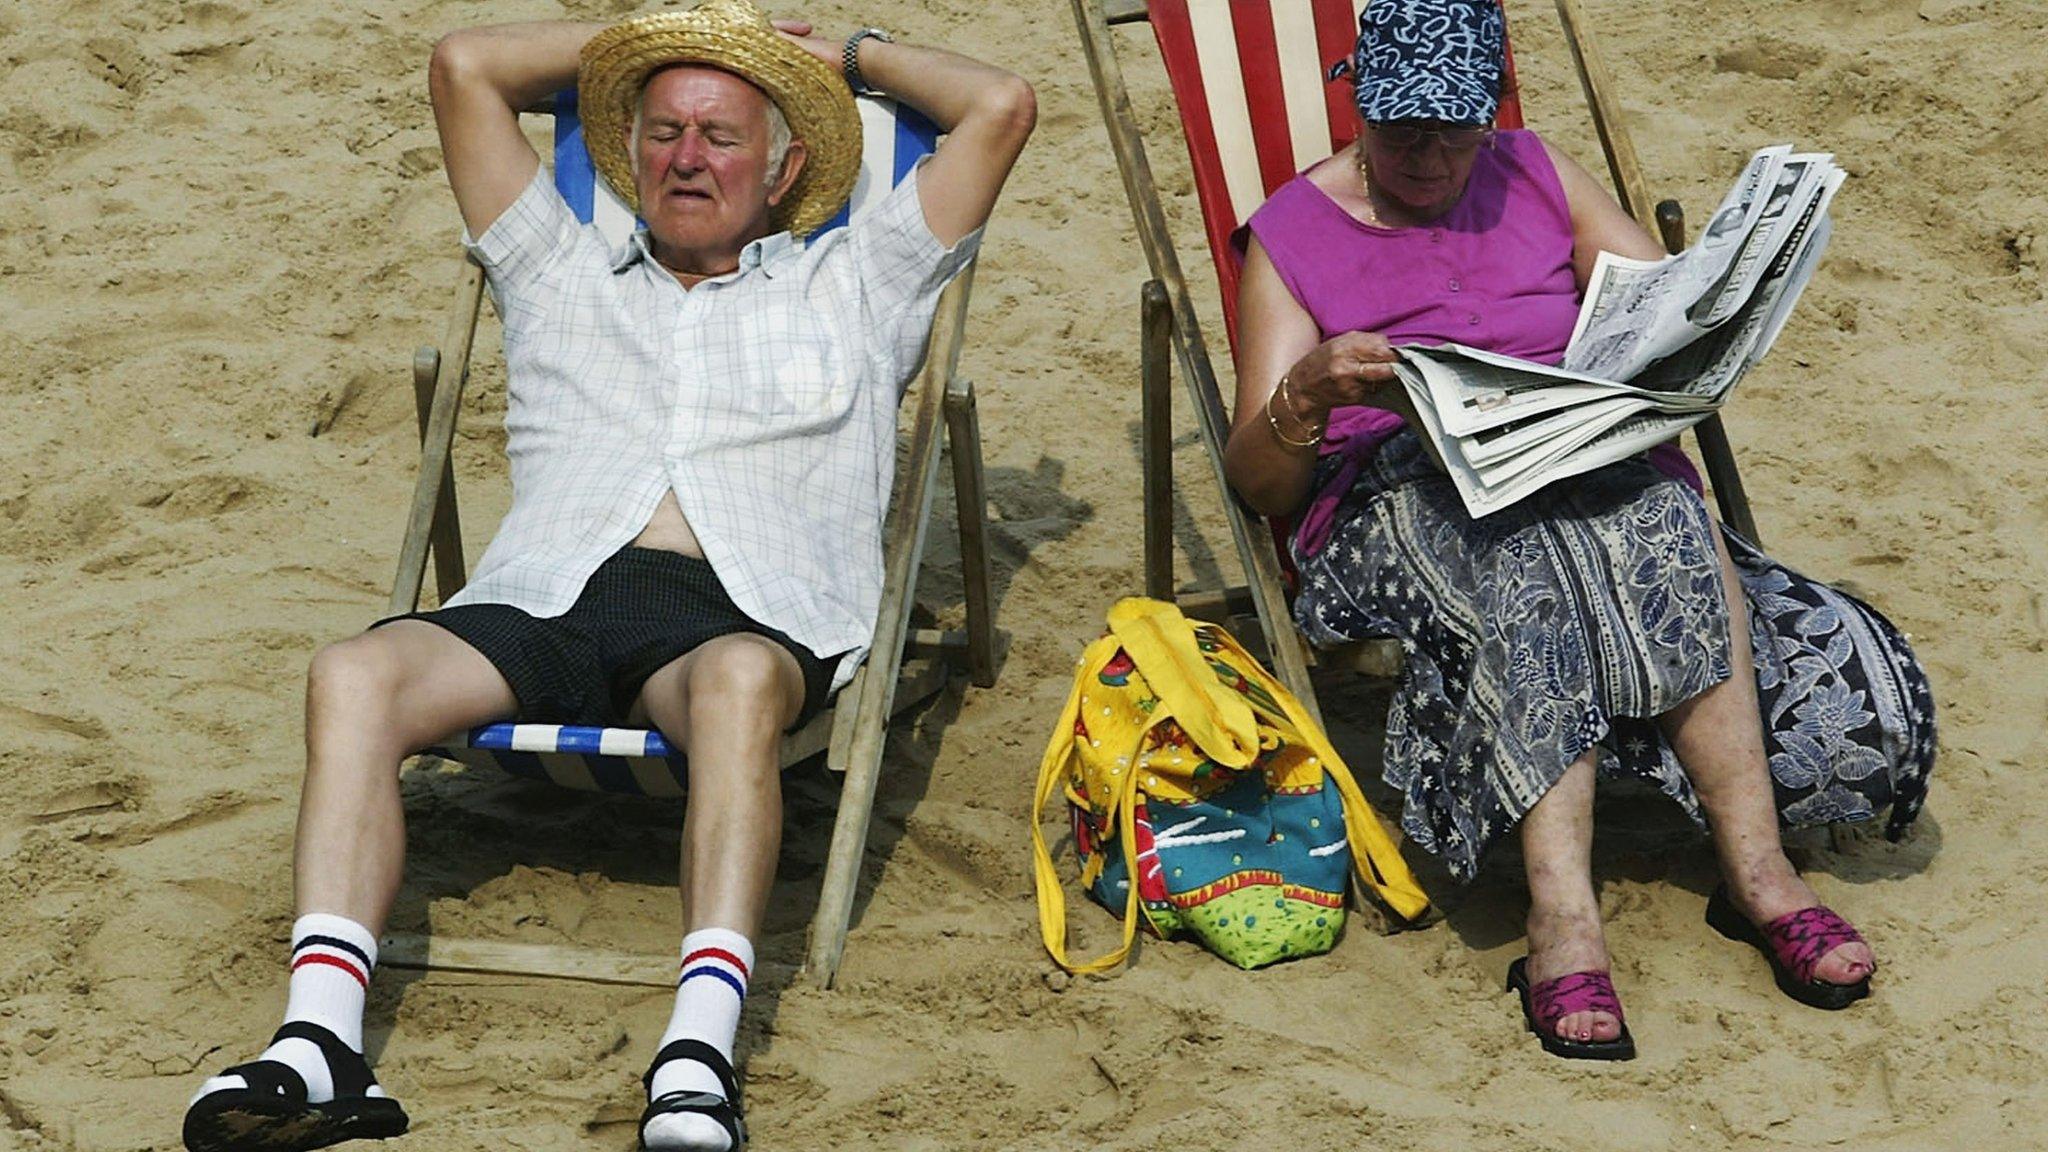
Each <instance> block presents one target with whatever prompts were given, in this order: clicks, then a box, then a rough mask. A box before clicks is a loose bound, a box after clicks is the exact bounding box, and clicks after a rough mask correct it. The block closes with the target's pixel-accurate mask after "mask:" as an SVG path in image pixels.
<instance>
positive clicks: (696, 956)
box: [683, 948, 752, 980]
mask: <svg viewBox="0 0 2048 1152" xmlns="http://www.w3.org/2000/svg"><path fill="white" fill-rule="evenodd" d="M699 960H723V961H725V962H726V963H727V964H730V965H732V966H733V967H735V968H737V969H739V970H740V978H741V979H742V980H749V979H752V977H751V976H750V975H748V973H747V966H746V965H745V964H742V963H740V958H739V957H737V956H735V955H733V954H732V953H730V952H727V951H726V950H725V949H723V948H699V949H697V950H696V951H695V952H692V953H690V954H689V955H688V956H685V957H683V967H685V968H688V967H689V966H690V965H692V964H695V963H696V962H697V961H699Z"/></svg>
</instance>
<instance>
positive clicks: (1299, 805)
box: [1031, 598, 1429, 973]
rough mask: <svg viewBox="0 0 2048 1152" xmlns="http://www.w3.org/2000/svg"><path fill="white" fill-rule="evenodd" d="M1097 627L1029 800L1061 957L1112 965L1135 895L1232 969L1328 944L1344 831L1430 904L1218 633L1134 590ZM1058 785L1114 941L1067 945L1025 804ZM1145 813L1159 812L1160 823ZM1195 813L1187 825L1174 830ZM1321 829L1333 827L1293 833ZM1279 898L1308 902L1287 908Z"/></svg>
mask: <svg viewBox="0 0 2048 1152" xmlns="http://www.w3.org/2000/svg"><path fill="white" fill-rule="evenodd" d="M1109 627H1110V631H1109V634H1108V635H1106V636H1103V637H1102V638H1101V639H1099V640H1097V641H1095V642H1094V643H1093V644H1090V645H1089V646H1088V648H1087V650H1086V651H1084V652H1083V653H1082V655H1081V661H1080V664H1079V665H1078V666H1077V668H1076V672H1075V678H1074V687H1073V690H1072V691H1071V692H1070V693H1069V694H1068V697H1067V703H1066V707H1065V708H1064V709H1063V710H1062V711H1061V714H1060V720H1059V724H1058V727H1057V728H1055V729H1054V732H1053V736H1052V740H1051V742H1050V743H1049V744H1048V746H1047V748H1046V752H1045V757H1044V759H1043V760H1042V761H1041V762H1040V764H1039V773H1038V787H1037V791H1036V796H1035V802H1034V805H1033V813H1034V819H1033V820H1032V829H1031V835H1032V848H1033V855H1034V861H1033V870H1034V873H1035V877H1036V882H1037V896H1038V913H1039V928H1040V932H1041V934H1042V935H1043V937H1044V940H1045V947H1046V950H1047V951H1048V952H1049V953H1051V954H1052V957H1053V959H1054V960H1056V961H1057V962H1058V963H1059V964H1060V966H1061V967H1063V968H1066V969H1067V970H1068V971H1072V972H1077V973H1087V972H1100V971H1103V970H1105V969H1108V968H1112V967H1114V966H1116V965H1117V964H1119V963H1121V962H1122V961H1123V960H1124V958H1125V957H1126V956H1127V955H1128V954H1129V952H1130V949H1131V945H1132V943H1133V941H1134V940H1135V939H1136V936H1137V930H1138V925H1139V920H1140V913H1141V909H1142V912H1143V916H1144V919H1145V921H1146V923H1147V924H1149V925H1150V926H1151V927H1152V928H1153V929H1154V930H1155V931H1158V932H1160V934H1162V935H1171V934H1176V933H1186V934H1191V935H1195V936H1197V937H1199V938H1201V939H1202V940H1203V943H1204V944H1205V945H1207V946H1208V947H1210V949H1211V950H1212V951H1215V952H1217V953H1218V954H1219V955H1222V956H1224V957H1225V958H1226V959H1230V960H1232V961H1233V962H1235V963H1238V964H1240V965H1242V966H1244V967H1255V966H1257V965H1258V964H1262V963H1269V962H1271V961H1272V960H1274V959H1281V958H1285V957H1286V956H1289V955H1303V954H1306V953H1307V952H1310V951H1319V950H1322V949H1323V948H1327V947H1328V946H1329V943H1330V942H1333V941H1334V939H1335V934H1336V927H1337V926H1338V925H1341V922H1342V915H1343V908H1342V901H1343V885H1342V883H1341V869H1340V873H1339V877H1340V882H1338V883H1335V884H1333V883H1332V882H1331V880H1330V875H1331V872H1330V868H1329V866H1328V863H1327V858H1329V857H1331V855H1332V853H1335V852H1337V851H1340V850H1341V849H1343V848H1345V847H1347V846H1348V849H1349V854H1350V862H1351V865H1352V866H1353V867H1355V868H1356V869H1357V872H1358V876H1359V878H1360V879H1361V880H1362V881H1363V882H1364V883H1365V884H1366V885H1367V886H1368V887H1370V888H1371V889H1372V890H1373V892H1374V893H1375V894H1376V895H1377V896H1378V897H1379V899H1380V900H1381V901H1383V902H1384V903H1385V904H1386V905H1387V906H1388V907H1389V908H1391V909H1392V910H1393V911H1394V912H1395V913H1396V914H1397V915H1399V916H1401V917H1402V918H1404V919H1406V920H1409V921H1413V920H1415V919H1417V918H1419V917H1420V916H1421V915H1422V914H1423V913H1424V912H1426V911H1427V910H1428V908H1429V900H1428V898H1427V897H1426V896H1425V895H1424V894H1423V892H1422V889H1421V887H1420V886H1419V885H1417V884H1416V882H1415V878H1414V876H1413V875H1412V874H1411V873H1410V872H1409V870H1408V866H1407V864H1406V862H1405V861H1403V860H1402V859H1401V855H1400V852H1399V850H1398V848H1397V847H1396V845H1395V843H1394V841H1393V838H1392V837H1390V836H1389V835H1388V834H1387V832H1386V830H1385V828H1384V827H1382V826H1381V824H1380V821H1379V818H1378V816H1377V815H1376V814H1375V813H1374V812H1373V811H1372V808H1371V807H1370V806H1369V805H1368V804H1367V803H1366V800H1365V797H1364V795H1363V794H1361V793H1360V792H1359V790H1358V785H1357V783H1356V781H1354V780H1353V779H1352V776H1351V772H1350V769H1348V768H1347V767H1346V766H1345V765H1344V762H1343V760H1342V758H1341V757H1339V756H1338V754H1337V751H1336V749H1335V748H1333V747H1331V745H1330V742H1329V740H1328V739H1327V737H1325V736H1324V734H1323V732H1322V730H1321V729H1320V728H1319V727H1318V726H1317V725H1316V724H1315V723H1314V721H1312V720H1311V719H1310V718H1309V717H1308V714H1307V712H1306V711H1305V710H1304V709H1303V708H1302V706H1301V703H1300V702H1299V701H1298V700H1296V699H1295V698H1294V696H1293V695H1292V694H1291V693H1289V692H1288V691H1287V690H1286V689H1285V688H1284V687H1282V686H1281V685H1280V683H1279V681H1277V680H1276V679H1274V678H1273V677H1272V675H1271V674H1269V673H1268V672H1267V671H1266V670H1265V668H1264V667H1263V666H1261V665H1260V664H1259V662H1258V661H1257V660H1254V659H1253V658H1252V657H1251V655H1250V654H1249V653H1247V652H1246V651H1245V650H1244V648H1243V647H1242V646H1240V645H1239V644H1238V643H1237V641H1236V639H1235V638H1233V637H1232V636H1231V635H1230V634H1229V632H1227V631H1226V630H1224V629H1223V628H1220V627H1218V626H1216V625H1212V624H1207V623H1199V622H1191V621H1189V620H1188V619H1187V618H1186V617H1185V616H1183V615H1182V614H1181V612H1180V610H1179V609H1178V608H1176V607H1175V606H1174V605H1172V604H1168V603H1163V602H1161V601H1157V600H1148V599H1142V598H1131V599H1126V600H1123V601H1120V602H1118V603H1117V605H1116V606H1115V607H1114V608H1112V609H1111V610H1110V613H1109ZM1062 791H1064V793H1065V795H1066V799H1067V801H1068V803H1069V805H1070V806H1071V807H1072V809H1073V812H1074V816H1075V820H1074V824H1075V829H1076V844H1077V847H1079V848H1080V850H1081V853H1082V857H1083V861H1084V863H1083V867H1082V873H1081V880H1082V883H1083V884H1084V885H1085V886H1087V887H1088V888H1089V889H1090V892H1091V894H1092V895H1094V896H1095V898H1096V899H1097V900H1099V901H1101V902H1103V903H1104V904H1105V905H1107V906H1110V907H1112V908H1114V907H1116V906H1117V905H1118V904H1119V903H1120V904H1121V906H1122V917H1123V938H1122V941H1121V943H1120V944H1119V945H1118V946H1117V947H1116V948H1115V949H1114V950H1113V951H1111V952H1110V953H1109V954H1108V955H1106V956H1103V957H1100V958H1098V959H1095V960H1091V961H1087V962H1085V963H1076V962H1074V961H1071V960H1070V959H1069V958H1068V956H1067V952H1066V898H1065V894H1064V893H1063V892H1062V890H1061V887H1060V879H1059V872H1058V870H1057V869H1056V868H1055V867H1054V866H1053V861H1052V853H1051V851H1050V850H1049V849H1048V848H1047V846H1046V842H1045V835H1044V831H1043V829H1042V827H1041V825H1040V821H1039V819H1038V818H1037V817H1038V816H1040V815H1042V814H1043V812H1044V810H1045V806H1046V804H1047V803H1048V802H1050V801H1051V800H1052V799H1053V797H1054V795H1055V794H1057V793H1060V792H1062ZM1332 792H1334V794H1332ZM1318 805H1320V806H1318ZM1319 814H1321V815H1323V816H1327V817H1328V819H1327V820H1326V821H1325V820H1323V819H1319ZM1155 816H1157V817H1161V818H1162V819H1166V820H1167V821H1168V824H1167V825H1166V826H1165V828H1164V830H1163V831H1155V828H1154V824H1155V820H1154V819H1153V818H1154V817H1155ZM1339 822H1341V825H1342V831H1341V834H1340V833H1339V832H1338V829H1337V827H1336V826H1337V824H1338V823H1339ZM1197 825H1199V826H1200V828H1201V831H1200V834H1198V835H1181V836H1178V837H1176V836H1175V835H1174V834H1175V833H1181V832H1183V831H1185V830H1187V829H1190V828H1194V827H1196V826H1197ZM1290 835H1292V836H1294V837H1295V842H1292V843H1290V842H1288V838H1289V836H1290ZM1318 836H1320V837H1321V838H1322V839H1323V840H1325V841H1332V842H1330V843H1322V844H1320V845H1319V846H1316V847H1313V848H1311V847H1309V846H1308V845H1305V844H1302V843H1300V841H1301V840H1303V839H1304V838H1306V839H1309V840H1314V839H1315V838H1316V837H1318ZM1340 840H1341V841H1343V842H1344V843H1337V842H1335V841H1340ZM1316 857H1322V858H1325V860H1324V862H1323V863H1322V864H1321V865H1320V871H1319V872H1318V871H1317V869H1318V867H1319V865H1318V863H1317V862H1316V860H1315V859H1314V858H1316ZM1305 872H1316V873H1317V875H1316V876H1315V877H1314V878H1313V879H1308V878H1304V877H1303V876H1302V873H1305ZM1333 888H1334V891H1332V889H1333ZM1119 897H1120V899H1119ZM1290 902H1291V905H1292V906H1294V907H1296V908H1298V909H1302V911H1300V912H1299V915H1296V916H1295V918H1294V921H1293V922H1291V923H1290V922H1289V915H1290V912H1289V909H1290ZM1269 908H1271V909H1276V910H1277V911H1267V909H1269ZM1301 916H1313V920H1312V921H1303V920H1301V919H1300V917H1301Z"/></svg>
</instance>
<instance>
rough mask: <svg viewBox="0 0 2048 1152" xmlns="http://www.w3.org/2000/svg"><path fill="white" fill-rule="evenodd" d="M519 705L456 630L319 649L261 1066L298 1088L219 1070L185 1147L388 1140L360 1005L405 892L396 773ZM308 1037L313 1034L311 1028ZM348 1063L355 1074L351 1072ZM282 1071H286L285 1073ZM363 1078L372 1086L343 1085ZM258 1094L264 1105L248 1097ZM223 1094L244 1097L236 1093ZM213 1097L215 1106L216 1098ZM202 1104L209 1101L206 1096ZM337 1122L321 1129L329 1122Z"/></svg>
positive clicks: (417, 630) (411, 630)
mask: <svg viewBox="0 0 2048 1152" xmlns="http://www.w3.org/2000/svg"><path fill="white" fill-rule="evenodd" d="M516 706H517V702H516V700H515V699H514V697H513V695H512V690H511V688H510V687H509V686H508V685H507V684H506V683H505V681H504V678H503V677H501V676H500V675H499V674H498V671H497V669H496V668H494V667H493V666H492V665H491V663H490V662H489V661H488V660H486V659H484V657H483V656H482V655H481V654H480V653H478V652H477V651H476V650H475V649H473V648H471V647H470V646H469V645H467V644H465V643H463V642H462V641H461V640H459V639H457V638H456V637H455V636H454V634H453V633H450V632H448V631H446V630H445V629H442V628H440V627H437V626H435V625H432V624H427V623H425V622H422V621H411V620H407V621H398V622H396V623H392V624H388V625H386V626H384V627H382V628H379V629H375V630H373V631H370V632H367V633H364V634H363V635H361V636H357V637H354V638H353V639H349V640H344V641H342V642H341V643H338V644H333V645H330V646H328V647H326V648H323V649H322V650H321V651H320V652H319V653H318V654H316V655H315V656H314V658H313V662H312V666H311V668H310V669H309V671H308V674H307V682H306V780H305V784H304V787H303V788H302V790H301V792H300V797H299V824H298V838H297V844H296V847H295V850H294V854H293V855H294V859H293V867H294V878H295V887H296V897H295V902H296V904H297V908H298V920H297V921H296V923H295V924H294V926H293V933H292V936H293V939H292V945H293V959H292V968H291V973H292V974H291V983H290V1000H289V1003H288V1004H287V1006H286V1009H285V1022H286V1028H287V1029H296V1030H299V1031H300V1032H302V1033H305V1034H302V1035H291V1036H285V1037H282V1038H279V1039H277V1040H276V1041H275V1042H273V1043H272V1044H271V1045H270V1046H269V1047H267V1048H265V1049H264V1051H263V1052H262V1054H261V1055H260V1056H259V1057H258V1058H257V1060H258V1061H259V1062H268V1063H265V1064H262V1066H261V1067H262V1069H264V1070H267V1071H263V1073H262V1075H263V1077H266V1078H270V1079H277V1078H279V1077H283V1079H282V1081H281V1082H283V1083H289V1082H290V1077H293V1076H296V1077H297V1078H298V1080H299V1081H300V1082H301V1084H302V1085H303V1088H304V1092H305V1096H304V1104H303V1105H301V1104H295V1103H292V1101H294V1100H296V1096H295V1095H294V1093H295V1091H296V1089H295V1088H290V1089H287V1090H286V1095H285V1096H284V1097H283V1098H279V1097H276V1096H275V1095H274V1094H271V1093H266V1092H264V1091H263V1086H262V1085H260V1084H258V1083H256V1082H255V1081H252V1079H251V1077H252V1076H256V1075H257V1074H258V1070H251V1071H250V1072H249V1073H247V1074H241V1073H236V1074H233V1075H229V1074H222V1075H220V1076H216V1077H214V1078H212V1079H210V1080H208V1081H207V1082H206V1083H205V1084H203V1085H201V1087H200V1090H199V1094H198V1095H197V1096H195V1097H194V1101H193V1103H194V1107H193V1108H192V1109H191V1110H190V1111H189V1112H188V1114H187V1120H186V1128H185V1140H186V1143H187V1146H188V1147H192V1148H198V1149H214V1148H223V1149H225V1148H242V1147H266V1148H268V1147H293V1146H302V1145H303V1142H304V1141H306V1140H310V1139H316V1138H317V1139H320V1140H321V1141H322V1142H329V1140H328V1137H333V1138H342V1137H343V1136H346V1135H384V1134H389V1133H388V1132H378V1131H372V1130H370V1129H369V1127H368V1126H369V1125H370V1124H371V1123H372V1121H370V1120H369V1119H368V1115H369V1114H368V1112H367V1111H365V1110H366V1109H369V1108H373V1107H381V1108H383V1109H386V1110H388V1113H386V1114H379V1119H378V1120H377V1121H376V1122H377V1123H382V1122H385V1121H395V1128H396V1130H400V1131H402V1130H403V1128H404V1115H403V1113H402V1112H401V1111H399V1110H398V1109H397V1108H396V1106H395V1105H393V1104H391V1103H390V1102H389V1101H388V1100H382V1099H379V1100H375V1101H372V1102H369V1103H367V1104H366V1103H363V1102H361V1101H358V1100H357V1098H358V1097H363V1096H370V1097H381V1096H382V1095H383V1093H382V1090H381V1089H380V1088H378V1087H377V1086H376V1084H375V1081H374V1079H369V1073H368V1069H367V1066H366V1065H365V1064H364V1063H363V1060H362V1009H363V998H364V995H365V993H366V992H367V990H368V987H369V978H370V975H371V973H372V971H373V970H374V968H375V961H376V951H377V944H376V942H377V937H378V935H379V934H380V933H381V932H382V931H383V927H384V921H385V918H386V917H387V916H388V915H389V914H390V911H391V904H392V901H393V900H394V899H395V897H396V895H397V892H398V883H399V875H400V871H401V869H402V868H403V865H404V858H405V817H404V813H403V811H402V809H401V806H400V802H399V795H398V766H399V763H400V761H401V760H403V759H404V757H405V756H407V755H408V754H410V753H412V752H414V751H417V750H418V749H420V748H422V747H425V746H427V745H428V744H431V743H433V742H434V741H435V740H438V739H440V738H442V737H444V736H447V735H449V734H450V733H452V732H456V731H460V730H461V729H463V728H467V727H470V726H473V725H476V724H480V723H484V722H486V721H489V720H493V719H497V718H499V717H503V716H508V715H510V714H512V712H513V711H514V709H515V708H516ZM309 1028H310V1029H312V1031H311V1032H306V1030H307V1029H309ZM343 1065H347V1066H348V1068H347V1069H344V1068H343ZM280 1066H282V1069H285V1070H288V1071H280ZM337 1072H342V1073H344V1074H343V1075H342V1076H341V1079H343V1080H344V1081H346V1080H347V1079H348V1077H349V1076H351V1075H353V1076H360V1077H362V1078H364V1079H368V1080H369V1082H368V1084H367V1086H357V1087H351V1088H349V1089H348V1091H346V1092H343V1091H339V1090H338V1088H337V1083H336V1080H337V1075H336V1074H337ZM248 1089H256V1090H257V1091H256V1092H255V1093H254V1095H256V1096H262V1097H263V1098H264V1099H263V1100H261V1101H255V1102H247V1103H245V1102H244V1101H243V1098H244V1097H248V1096H250V1095H252V1094H251V1093H250V1092H248V1091H247V1090H248ZM225 1093H235V1094H234V1095H227V1094H225ZM344 1095H346V1096H348V1097H350V1101H356V1102H354V1103H351V1102H350V1101H342V1102H341V1103H340V1104H335V1105H332V1106H333V1107H337V1108H338V1107H342V1106H343V1105H347V1107H348V1108H349V1109H350V1119H349V1120H348V1121H346V1124H348V1125H349V1127H347V1128H342V1127H338V1125H341V1124H342V1123H344V1122H343V1121H340V1120H338V1119H336V1114H320V1115H313V1114H311V1113H310V1112H309V1110H308V1109H307V1107H306V1106H308V1105H326V1104H328V1103H329V1102H330V1101H336V1100H337V1098H338V1097H340V1096H344ZM209 1098H210V1099H209ZM202 1100H203V1101H205V1104H204V1106H203V1107H202V1106H201V1104H200V1102H201V1101H202ZM329 1124H332V1125H337V1127H332V1128H328V1127H323V1125H329Z"/></svg>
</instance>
